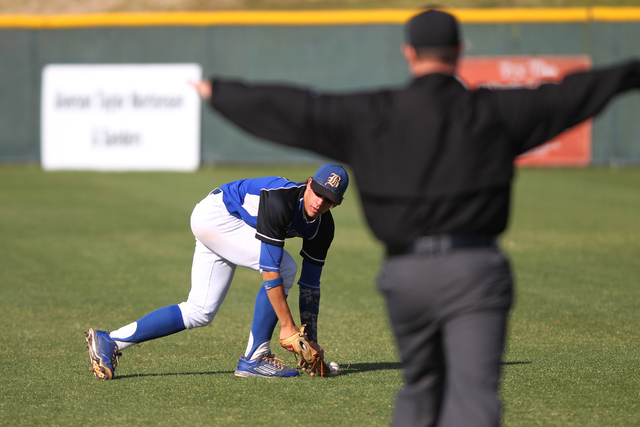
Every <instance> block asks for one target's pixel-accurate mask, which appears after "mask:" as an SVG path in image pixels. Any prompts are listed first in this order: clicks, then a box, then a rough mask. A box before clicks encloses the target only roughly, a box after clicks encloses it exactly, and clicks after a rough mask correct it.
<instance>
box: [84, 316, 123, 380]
mask: <svg viewBox="0 0 640 427" xmlns="http://www.w3.org/2000/svg"><path fill="white" fill-rule="evenodd" d="M85 335H86V336H87V348H88V349H89V360H90V361H91V371H93V373H94V374H95V376H96V378H97V379H99V380H110V379H112V378H113V376H114V374H115V373H116V366H118V358H119V357H120V356H122V353H120V351H118V346H117V345H116V343H115V341H114V340H112V339H111V337H110V336H109V333H108V332H106V331H96V330H95V329H93V328H89V330H88V331H87V332H85Z"/></svg>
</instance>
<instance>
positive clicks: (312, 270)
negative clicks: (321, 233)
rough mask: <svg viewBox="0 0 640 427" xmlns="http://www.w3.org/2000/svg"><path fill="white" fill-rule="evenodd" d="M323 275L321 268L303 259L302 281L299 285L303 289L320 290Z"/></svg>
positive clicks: (300, 280)
mask: <svg viewBox="0 0 640 427" xmlns="http://www.w3.org/2000/svg"><path fill="white" fill-rule="evenodd" d="M321 274H322V267H321V266H319V265H315V264H311V263H310V262H309V261H307V260H306V259H303V260H302V272H301V273H300V279H298V285H300V287H301V288H308V289H320V275H321Z"/></svg>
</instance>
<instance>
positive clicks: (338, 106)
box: [211, 79, 384, 164]
mask: <svg viewBox="0 0 640 427" xmlns="http://www.w3.org/2000/svg"><path fill="white" fill-rule="evenodd" d="M212 84H213V90H212V96H211V106H212V107H213V108H214V109H215V110H217V111H218V112H219V113H220V114H221V115H222V116H224V117H225V118H227V119H228V120H230V121H231V122H233V123H234V124H236V125H237V126H239V127H240V128H242V129H243V130H245V131H247V132H249V133H251V134H252V135H255V136H257V137H259V138H264V139H267V140H270V141H274V142H278V143H281V144H284V145H288V146H292V147H298V148H306V149H311V150H312V151H314V152H316V153H318V154H321V155H323V156H326V157H329V158H332V159H335V160H338V161H340V162H343V163H346V164H349V158H350V154H351V153H349V152H348V150H349V149H350V148H349V144H347V141H349V139H350V138H353V137H354V135H352V134H351V133H352V132H353V131H354V126H353V124H354V123H360V122H368V123H376V122H377V120H378V117H377V116H378V115H380V112H381V111H382V107H383V106H384V99H380V97H379V96H375V95H373V94H352V95H349V94H347V95H327V94H321V93H319V92H317V91H314V90H311V89H306V88H298V87H294V86H278V85H260V84H252V85H248V84H245V83H243V82H240V81H232V80H223V79H214V80H212ZM365 118H366V119H365Z"/></svg>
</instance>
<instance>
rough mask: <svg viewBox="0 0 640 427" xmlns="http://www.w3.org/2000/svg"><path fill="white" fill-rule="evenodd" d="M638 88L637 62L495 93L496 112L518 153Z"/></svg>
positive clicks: (639, 85) (639, 76)
mask: <svg viewBox="0 0 640 427" xmlns="http://www.w3.org/2000/svg"><path fill="white" fill-rule="evenodd" d="M638 87H640V63H639V62H638V61H632V62H627V63H624V64H620V65H617V66H612V67H608V68H602V69H597V70H593V71H588V72H581V73H575V74H571V75H569V76H567V77H566V78H565V79H564V80H563V81H562V82H560V83H559V84H551V83H550V84H544V85H542V86H540V87H539V88H538V89H536V90H528V89H522V90H506V91H495V92H494V94H493V95H494V96H495V100H494V101H496V103H495V104H494V105H497V109H498V111H500V114H501V115H502V117H503V118H504V124H505V126H506V128H507V129H509V130H510V131H511V133H512V135H511V139H512V140H513V141H515V143H516V144H517V146H516V147H515V148H516V152H517V153H518V154H521V153H524V152H525V151H527V150H529V149H531V148H534V147H536V146H538V145H540V144H542V143H543V142H545V141H548V140H550V139H551V138H553V137H555V136H556V135H558V134H559V133H561V132H563V131H565V130H566V129H568V128H570V127H572V126H575V125H577V124H578V123H581V122H583V121H585V120H587V119H589V118H591V117H593V116H594V115H596V114H598V113H599V112H600V111H601V110H602V109H603V108H604V107H605V106H606V105H607V104H608V103H609V101H611V99H612V98H613V97H614V96H615V95H617V94H619V93H621V92H624V91H627V90H629V89H633V88H638Z"/></svg>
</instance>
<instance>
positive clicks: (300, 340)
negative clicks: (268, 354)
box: [278, 325, 331, 377]
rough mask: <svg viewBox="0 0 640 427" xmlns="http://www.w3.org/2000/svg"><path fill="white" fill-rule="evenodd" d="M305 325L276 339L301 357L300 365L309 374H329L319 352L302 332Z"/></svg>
mask: <svg viewBox="0 0 640 427" xmlns="http://www.w3.org/2000/svg"><path fill="white" fill-rule="evenodd" d="M305 326H306V325H302V328H300V331H298V332H296V333H295V334H293V335H291V336H290V337H287V338H285V339H281V340H278V342H279V343H280V345H281V346H282V348H284V349H285V350H288V351H290V352H291V353H294V354H297V355H298V356H300V359H302V360H301V362H300V365H301V366H303V367H304V369H305V370H307V369H308V370H309V372H310V373H311V375H316V374H318V373H319V374H320V376H321V377H324V376H325V375H327V376H328V375H330V374H331V369H330V368H329V366H328V365H327V364H326V363H325V362H324V360H322V357H321V356H320V353H318V351H317V350H316V349H315V348H313V347H312V346H311V343H310V342H309V340H308V339H307V335H306V334H305V333H304V328H305Z"/></svg>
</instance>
